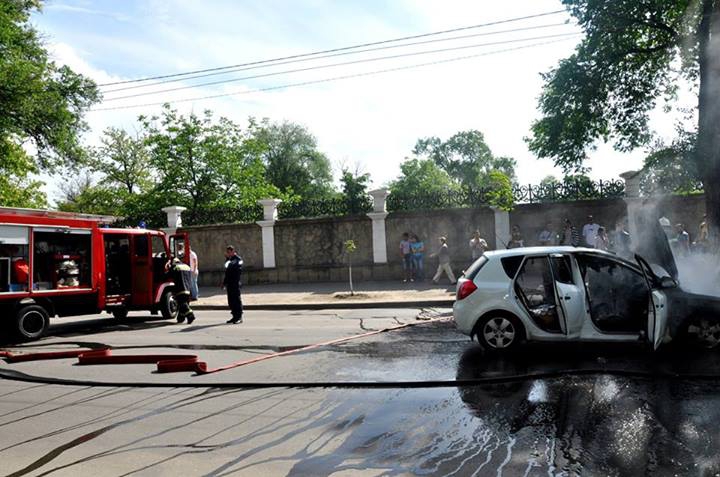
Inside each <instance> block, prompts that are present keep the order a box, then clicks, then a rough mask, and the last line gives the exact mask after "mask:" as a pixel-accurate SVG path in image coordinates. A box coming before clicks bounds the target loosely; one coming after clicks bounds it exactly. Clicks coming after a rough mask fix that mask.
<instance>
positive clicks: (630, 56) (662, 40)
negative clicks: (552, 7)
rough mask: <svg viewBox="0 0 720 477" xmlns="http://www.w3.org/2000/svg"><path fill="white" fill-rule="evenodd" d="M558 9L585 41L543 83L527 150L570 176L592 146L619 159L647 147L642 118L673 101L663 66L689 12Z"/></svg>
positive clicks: (588, 0)
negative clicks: (603, 146)
mask: <svg viewBox="0 0 720 477" xmlns="http://www.w3.org/2000/svg"><path fill="white" fill-rule="evenodd" d="M563 3H564V4H565V5H566V6H567V7H568V9H569V11H570V13H571V14H572V15H573V16H574V17H575V18H576V19H577V21H578V23H579V24H580V26H581V27H582V28H583V30H584V31H585V34H586V36H585V38H584V39H583V40H582V42H581V43H580V44H579V45H578V47H577V49H576V51H575V53H574V54H573V55H571V56H570V57H568V58H566V59H564V60H562V61H560V64H559V65H558V66H557V67H555V68H554V69H552V70H551V71H550V72H548V73H546V74H545V75H544V76H543V77H544V80H545V88H544V90H543V92H542V95H541V96H540V101H539V109H540V111H541V113H542V118H541V119H539V120H537V121H536V122H534V123H533V125H532V137H531V138H530V139H529V146H530V150H531V151H533V152H534V153H536V154H537V155H538V156H539V157H548V158H552V159H554V160H555V163H556V164H557V165H559V166H561V167H563V168H564V169H565V170H567V171H574V170H578V168H580V167H582V163H583V160H584V159H585V156H586V150H587V149H588V148H591V147H592V146H593V144H594V143H595V141H596V140H598V139H599V140H603V141H611V142H613V144H614V146H615V147H616V148H617V149H618V150H621V151H628V150H631V149H633V148H635V147H638V146H641V145H645V144H648V143H649V141H650V140H651V138H652V134H651V132H650V130H649V128H648V121H649V113H650V111H652V109H653V108H654V107H655V106H656V103H657V100H658V99H660V98H662V97H668V98H672V97H673V95H674V93H675V88H676V80H677V75H676V74H675V73H676V72H675V71H674V70H673V69H672V68H671V65H672V63H673V61H674V60H676V59H677V58H678V57H679V55H680V49H681V46H682V41H683V39H687V38H688V36H689V35H690V34H691V31H690V30H689V29H688V27H687V25H688V20H692V17H695V16H696V15H697V12H695V11H692V10H691V9H690V8H689V6H690V2H689V1H660V0H654V1H643V2H638V1H634V0H563ZM688 14H690V17H691V18H688ZM691 23H692V22H691ZM685 51H687V50H685ZM693 71H694V70H692V69H690V70H688V71H686V73H687V74H688V75H692V73H693Z"/></svg>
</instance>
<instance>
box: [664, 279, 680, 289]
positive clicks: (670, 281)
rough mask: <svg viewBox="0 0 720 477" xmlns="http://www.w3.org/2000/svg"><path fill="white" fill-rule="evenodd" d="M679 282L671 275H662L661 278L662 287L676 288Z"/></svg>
mask: <svg viewBox="0 0 720 477" xmlns="http://www.w3.org/2000/svg"><path fill="white" fill-rule="evenodd" d="M677 286H678V283H677V282H676V281H675V280H674V279H673V278H671V277H662V278H661V279H660V287H661V288H676V287H677Z"/></svg>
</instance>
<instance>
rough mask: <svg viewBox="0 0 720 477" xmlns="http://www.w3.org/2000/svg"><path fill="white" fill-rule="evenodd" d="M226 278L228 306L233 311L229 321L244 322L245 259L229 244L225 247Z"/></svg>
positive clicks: (224, 284)
mask: <svg viewBox="0 0 720 477" xmlns="http://www.w3.org/2000/svg"><path fill="white" fill-rule="evenodd" d="M225 258H226V259H227V261H226V262H225V279H224V280H223V284H222V287H223V288H225V289H226V290H227V300H228V306H229V307H230V312H231V313H232V318H230V319H229V320H228V321H227V322H228V323H232V324H235V323H242V321H243V319H242V315H243V309H242V300H241V299H240V286H241V285H242V284H241V283H240V273H242V267H243V259H242V258H241V257H240V256H239V255H238V254H237V253H236V252H235V247H233V246H232V245H228V246H227V247H226V248H225Z"/></svg>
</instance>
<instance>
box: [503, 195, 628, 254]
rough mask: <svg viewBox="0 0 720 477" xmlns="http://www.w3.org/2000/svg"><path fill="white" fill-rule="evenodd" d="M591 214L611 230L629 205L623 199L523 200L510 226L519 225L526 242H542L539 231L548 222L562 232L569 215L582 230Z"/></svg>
mask: <svg viewBox="0 0 720 477" xmlns="http://www.w3.org/2000/svg"><path fill="white" fill-rule="evenodd" d="M588 214H590V215H592V216H593V220H594V221H595V222H596V223H597V224H599V225H601V226H603V227H605V229H606V230H607V231H608V233H609V232H610V231H611V230H614V229H615V224H616V223H617V222H618V221H620V220H623V219H624V218H625V217H626V216H627V205H626V204H625V201H624V200H622V199H604V200H580V201H576V202H557V203H544V204H521V205H518V206H517V207H516V208H515V209H514V210H513V211H512V212H510V226H511V227H513V226H515V225H517V226H519V227H520V231H521V233H522V236H523V239H524V240H525V245H526V246H534V245H538V241H537V238H538V235H539V234H540V232H542V230H543V228H545V226H546V225H549V226H550V227H551V231H553V232H556V233H560V232H561V231H562V230H563V226H564V223H565V219H570V221H571V222H572V223H573V225H575V227H577V229H578V232H582V227H583V225H585V224H586V223H587V216H588Z"/></svg>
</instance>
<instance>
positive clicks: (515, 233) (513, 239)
mask: <svg viewBox="0 0 720 477" xmlns="http://www.w3.org/2000/svg"><path fill="white" fill-rule="evenodd" d="M524 246H525V241H524V240H523V237H522V233H521V232H520V226H518V225H513V228H512V234H511V235H510V242H509V243H508V244H507V248H509V249H510V248H522V247H524Z"/></svg>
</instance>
